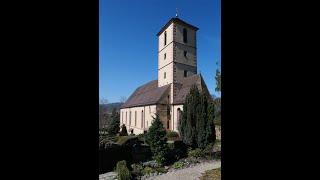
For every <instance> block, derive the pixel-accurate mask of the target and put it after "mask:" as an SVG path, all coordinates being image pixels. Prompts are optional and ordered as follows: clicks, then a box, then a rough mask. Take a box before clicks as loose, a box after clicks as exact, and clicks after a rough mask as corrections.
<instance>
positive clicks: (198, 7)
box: [99, 0, 221, 103]
mask: <svg viewBox="0 0 320 180" xmlns="http://www.w3.org/2000/svg"><path fill="white" fill-rule="evenodd" d="M176 8H178V14H179V18H180V19H182V20H184V21H186V22H187V23H190V24H192V25H194V26H197V27H198V28H199V30H198V32H197V56H198V57H197V60H198V73H199V72H201V74H202V76H203V78H204V80H205V82H206V84H207V87H208V89H209V91H210V93H211V94H215V95H218V94H217V93H216V92H215V90H214V89H215V87H216V84H215V79H214V75H215V71H216V69H217V67H218V66H220V58H221V45H220V44H221V38H220V37H221V36H220V35H221V31H220V29H221V28H220V22H221V21H220V20H221V18H220V17H221V16H220V0H100V5H99V97H100V98H105V99H107V100H108V102H110V103H112V102H119V100H120V98H121V97H127V98H128V97H129V96H130V95H131V94H132V93H133V91H134V90H135V89H136V88H137V87H139V86H141V85H143V84H145V83H147V82H149V81H151V80H155V79H157V68H158V67H157V66H158V63H157V61H158V57H157V55H158V54H157V49H158V47H157V46H158V39H157V36H156V34H157V33H158V31H159V30H160V29H161V28H162V27H163V26H164V25H165V24H166V23H167V22H168V21H169V20H170V19H171V18H172V17H175V13H176ZM217 62H219V63H218V65H217V64H216V63H217Z"/></svg>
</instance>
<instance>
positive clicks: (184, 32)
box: [183, 28, 188, 43]
mask: <svg viewBox="0 0 320 180" xmlns="http://www.w3.org/2000/svg"><path fill="white" fill-rule="evenodd" d="M183 42H184V43H187V42H188V32H187V29H186V28H183Z"/></svg>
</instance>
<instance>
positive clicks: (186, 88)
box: [173, 74, 211, 104]
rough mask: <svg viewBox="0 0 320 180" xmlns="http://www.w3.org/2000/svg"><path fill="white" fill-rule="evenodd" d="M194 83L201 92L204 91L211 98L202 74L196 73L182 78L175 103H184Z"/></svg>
mask: <svg viewBox="0 0 320 180" xmlns="http://www.w3.org/2000/svg"><path fill="white" fill-rule="evenodd" d="M193 85H196V86H197V88H198V89H199V91H200V92H204V93H205V94H206V95H207V97H208V98H211V95H210V93H209V90H208V88H207V86H206V84H205V82H204V80H203V78H202V76H201V75H200V74H195V75H192V76H189V77H187V78H185V79H183V80H182V84H181V85H180V86H179V88H177V91H178V92H177V96H176V98H175V99H174V101H173V104H183V103H184V101H185V98H186V96H187V94H188V93H189V92H190V89H191V87H192V86H193Z"/></svg>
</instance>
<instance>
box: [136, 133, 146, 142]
mask: <svg viewBox="0 0 320 180" xmlns="http://www.w3.org/2000/svg"><path fill="white" fill-rule="evenodd" d="M137 137H138V139H139V141H143V142H144V141H145V135H144V134H139V135H138V136H137Z"/></svg>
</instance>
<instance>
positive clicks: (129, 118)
mask: <svg viewBox="0 0 320 180" xmlns="http://www.w3.org/2000/svg"><path fill="white" fill-rule="evenodd" d="M129 126H131V111H130V112H129Z"/></svg>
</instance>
